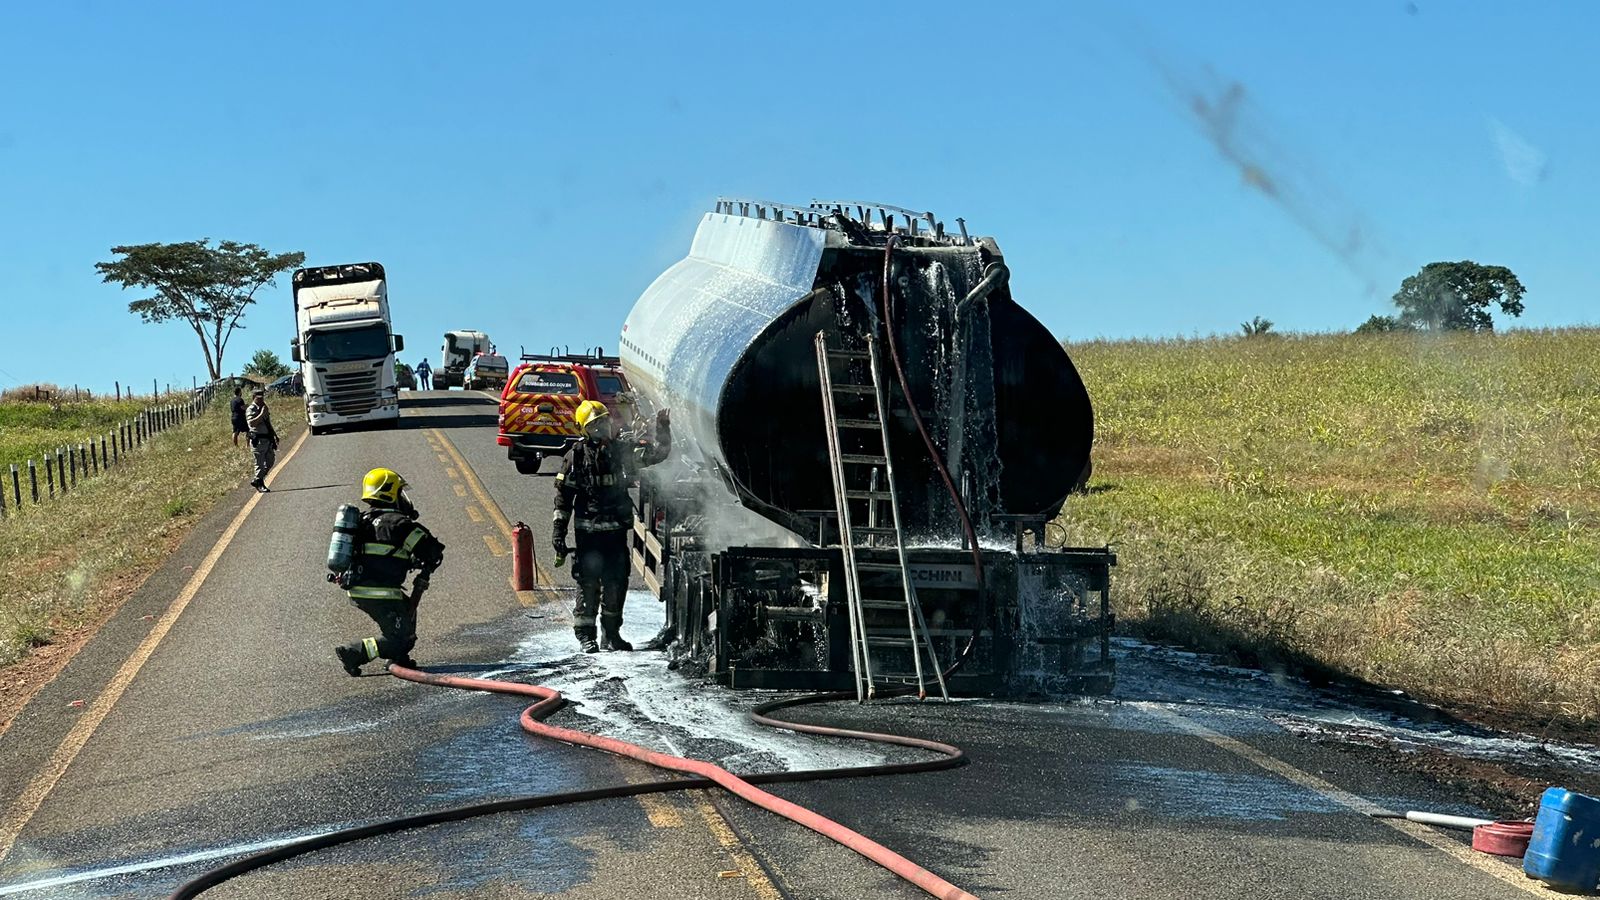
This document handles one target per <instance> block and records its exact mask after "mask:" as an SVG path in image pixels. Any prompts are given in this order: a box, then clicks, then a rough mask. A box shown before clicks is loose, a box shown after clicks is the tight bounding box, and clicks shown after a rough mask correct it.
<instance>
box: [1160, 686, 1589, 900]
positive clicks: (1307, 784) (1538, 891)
mask: <svg viewBox="0 0 1600 900" xmlns="http://www.w3.org/2000/svg"><path fill="white" fill-rule="evenodd" d="M1139 708H1140V709H1141V710H1142V711H1144V712H1146V713H1150V714H1151V715H1154V716H1157V717H1159V718H1161V719H1163V720H1165V721H1167V722H1168V723H1170V724H1172V725H1174V726H1176V727H1177V728H1178V729H1179V730H1181V731H1184V732H1187V733H1189V734H1191V735H1194V736H1195V737H1197V738H1200V739H1201V740H1203V741H1206V742H1207V743H1209V744H1212V745H1214V746H1217V747H1220V748H1222V749H1223V750H1226V751H1228V752H1229V753H1232V754H1233V755H1235V756H1238V757H1241V758H1243V759H1245V760H1248V761H1249V762H1252V763H1255V764H1256V765H1257V766H1260V767H1261V768H1263V769H1266V770H1267V771H1268V772H1271V773H1273V774H1274V775H1278V776H1280V777H1282V778H1286V779H1288V780H1289V781H1292V782H1294V783H1295V784H1297V785H1299V786H1301V787H1303V788H1305V789H1306V790H1308V791H1312V792H1313V793H1316V794H1320V795H1321V796H1323V797H1325V798H1327V799H1328V800H1331V801H1333V802H1334V803H1337V804H1339V805H1340V806H1343V807H1345V808H1346V809H1350V810H1353V811H1355V812H1358V813H1361V814H1362V815H1364V816H1370V815H1371V814H1372V813H1375V812H1386V811H1387V810H1385V809H1384V808H1383V807H1381V806H1379V805H1378V804H1376V803H1373V802H1372V801H1371V800H1368V799H1366V798H1365V797H1358V796H1356V795H1355V794H1352V793H1350V792H1349V791H1346V790H1344V789H1343V788H1340V787H1338V786H1337V785H1334V784H1332V783H1330V782H1327V781H1324V780H1323V779H1321V778H1318V777H1317V776H1315V775H1312V774H1311V773H1309V772H1303V771H1301V770H1299V769H1297V768H1295V767H1294V766H1291V765H1289V764H1288V763H1286V762H1284V761H1283V760H1281V759H1278V758H1277V757H1274V756H1269V755H1267V754H1266V753H1263V752H1261V751H1260V750H1257V749H1256V748H1254V747H1252V746H1250V745H1249V744H1246V743H1245V742H1244V741H1241V740H1238V739H1236V738H1231V737H1228V736H1227V735H1225V734H1219V733H1217V732H1215V731H1212V730H1211V729H1209V728H1207V727H1205V726H1204V725H1201V724H1200V723H1199V722H1196V721H1194V720H1193V719H1191V718H1189V717H1188V716H1185V715H1182V714H1181V713H1176V712H1173V711H1172V710H1169V709H1163V708H1161V707H1159V706H1141V707H1139ZM1372 821H1374V822H1378V823H1380V824H1382V825H1385V826H1387V827H1389V828H1392V829H1394V830H1395V831H1398V832H1400V833H1401V834H1404V835H1406V836H1408V837H1412V838H1415V839H1417V840H1419V841H1421V842H1423V843H1424V844H1427V845H1428V846H1430V847H1432V848H1434V849H1435V850H1439V851H1442V852H1444V853H1447V854H1449V855H1450V856H1451V857H1453V858H1454V859H1455V860H1456V861H1457V862H1461V863H1465V864H1466V865H1468V866H1471V867H1472V868H1474V869H1477V870H1478V871H1479V872H1482V873H1484V874H1485V875H1488V876H1490V877H1492V878H1496V879H1499V880H1500V881H1503V882H1505V883H1506V884H1508V885H1510V886H1512V887H1514V888H1517V889H1518V890H1521V891H1524V892H1526V893H1529V894H1533V895H1534V896H1537V897H1558V896H1566V895H1562V894H1558V893H1556V892H1555V891H1552V890H1551V889H1550V888H1548V887H1546V886H1545V884H1544V883H1543V882H1541V881H1535V880H1533V879H1531V878H1528V877H1527V876H1526V875H1523V874H1522V870H1521V869H1519V868H1517V867H1515V866H1511V865H1507V864H1506V863H1505V862H1503V861H1501V860H1499V859H1490V858H1489V857H1487V856H1485V855H1484V854H1482V853H1479V852H1478V851H1476V850H1473V849H1472V848H1471V847H1468V846H1466V845H1465V844H1462V843H1460V842H1459V841H1453V840H1450V839H1449V838H1446V837H1441V836H1440V835H1438V834H1437V833H1435V832H1434V830H1433V829H1432V828H1429V827H1428V826H1426V825H1420V824H1418V823H1416V822H1409V821H1406V820H1405V819H1373V820H1372Z"/></svg>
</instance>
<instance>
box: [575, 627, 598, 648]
mask: <svg viewBox="0 0 1600 900" xmlns="http://www.w3.org/2000/svg"><path fill="white" fill-rule="evenodd" d="M572 633H573V634H574V635H576V636H577V638H578V649H579V650H582V651H583V652H585V653H599V652H600V645H599V644H597V643H595V640H594V626H593V625H578V626H575V627H574V628H573V629H572Z"/></svg>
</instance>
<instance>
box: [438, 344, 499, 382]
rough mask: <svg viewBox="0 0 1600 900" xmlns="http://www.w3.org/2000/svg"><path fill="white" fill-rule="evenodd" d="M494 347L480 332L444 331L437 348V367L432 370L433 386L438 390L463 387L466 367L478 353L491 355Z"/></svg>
mask: <svg viewBox="0 0 1600 900" xmlns="http://www.w3.org/2000/svg"><path fill="white" fill-rule="evenodd" d="M493 347H494V345H493V344H491V343H490V342H489V336H488V335H487V334H484V333H483V332H481V331H446V332H445V333H444V346H442V347H440V348H439V367H438V368H437V369H434V370H433V386H434V387H435V388H437V389H439V390H444V389H446V388H450V387H464V386H465V381H466V379H465V377H464V376H465V375H466V371H467V366H468V365H470V364H471V363H472V358H473V357H474V356H477V355H478V354H479V353H492V352H494V351H493V349H492V348H493Z"/></svg>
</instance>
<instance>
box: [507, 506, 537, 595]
mask: <svg viewBox="0 0 1600 900" xmlns="http://www.w3.org/2000/svg"><path fill="white" fill-rule="evenodd" d="M511 583H512V585H513V586H514V588H515V589H516V590H519V591H531V590H533V530H532V529H530V528H529V527H528V526H527V525H525V524H523V523H522V522H518V523H517V525H516V527H515V528H513V529H511Z"/></svg>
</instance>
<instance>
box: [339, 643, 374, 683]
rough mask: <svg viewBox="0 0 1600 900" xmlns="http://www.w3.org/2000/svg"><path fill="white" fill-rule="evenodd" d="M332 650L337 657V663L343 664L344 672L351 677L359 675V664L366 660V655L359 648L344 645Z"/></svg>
mask: <svg viewBox="0 0 1600 900" xmlns="http://www.w3.org/2000/svg"><path fill="white" fill-rule="evenodd" d="M333 652H334V654H335V655H337V656H338V657H339V664H340V665H342V666H344V671H345V674H347V675H349V676H350V677H352V678H356V677H359V676H360V675H361V664H362V663H364V662H366V661H367V655H366V654H365V653H362V652H361V651H360V650H357V649H355V648H354V647H345V646H339V647H335V648H333Z"/></svg>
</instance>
